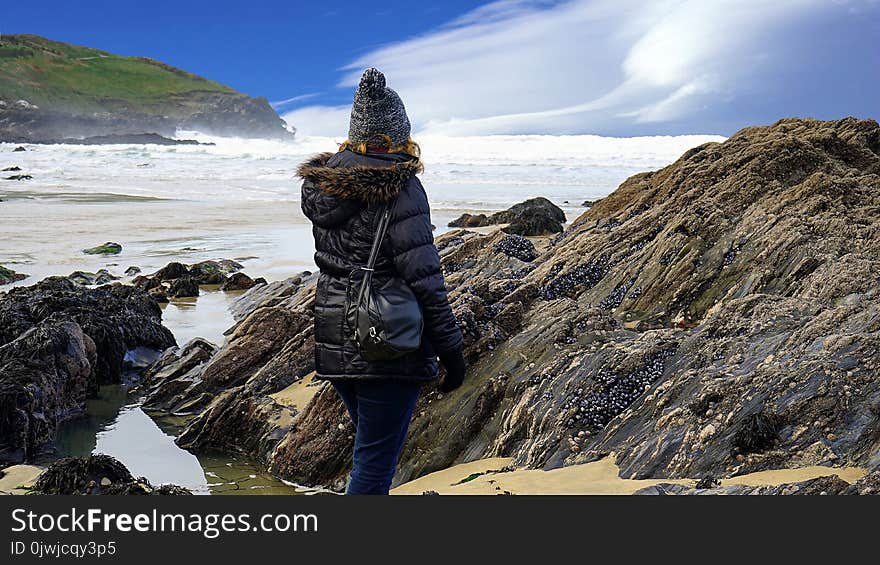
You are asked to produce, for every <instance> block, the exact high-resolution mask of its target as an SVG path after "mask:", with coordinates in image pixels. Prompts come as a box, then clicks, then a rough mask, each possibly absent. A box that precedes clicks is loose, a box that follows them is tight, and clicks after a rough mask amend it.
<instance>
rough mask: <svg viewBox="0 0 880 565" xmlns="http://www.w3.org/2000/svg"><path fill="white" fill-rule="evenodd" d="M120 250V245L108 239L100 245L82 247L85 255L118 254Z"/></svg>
mask: <svg viewBox="0 0 880 565" xmlns="http://www.w3.org/2000/svg"><path fill="white" fill-rule="evenodd" d="M121 252H122V246H121V245H119V244H118V243H115V242H113V241H108V242H107V243H104V244H102V245H97V246H95V247H90V248H88V249H83V253H85V254H86V255H119V254H120V253H121Z"/></svg>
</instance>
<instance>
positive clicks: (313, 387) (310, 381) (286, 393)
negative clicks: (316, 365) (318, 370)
mask: <svg viewBox="0 0 880 565" xmlns="http://www.w3.org/2000/svg"><path fill="white" fill-rule="evenodd" d="M320 386H321V382H320V381H316V380H315V372H314V371H312V372H311V373H309V374H308V375H306V376H304V377H303V378H302V379H300V380H298V381H296V382H295V383H293V384H292V385H290V386H289V387H287V388H285V389H284V390H280V391H278V392H276V393H275V394H270V395H269V397H270V398H272V399H273V400H274V401H275V402H277V403H278V404H281V405H283V406H293V407H294V408H296V409H297V410H302V409H303V408H304V407H305V405H306V404H308V403H309V401H310V400H311V399H312V397H314V396H315V394H317V392H318V388H320Z"/></svg>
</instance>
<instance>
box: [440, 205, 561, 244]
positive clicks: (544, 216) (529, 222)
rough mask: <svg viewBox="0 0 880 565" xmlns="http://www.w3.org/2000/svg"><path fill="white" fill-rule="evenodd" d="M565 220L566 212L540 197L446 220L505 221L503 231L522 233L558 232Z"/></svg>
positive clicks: (455, 224)
mask: <svg viewBox="0 0 880 565" xmlns="http://www.w3.org/2000/svg"><path fill="white" fill-rule="evenodd" d="M565 222H566V219H565V213H564V212H563V211H562V210H561V209H560V208H559V207H558V206H556V205H555V204H553V203H552V202H550V201H549V200H547V199H546V198H543V197H538V198H532V199H530V200H526V201H525V202H520V203H519V204H515V205H513V206H512V207H510V208H508V209H507V210H504V211H503V212H496V213H494V214H492V215H490V216H487V215H486V214H476V215H474V214H462V215H461V216H459V217H458V218H457V219H455V220H453V221H451V222H449V227H451V228H481V227H485V226H493V225H496V224H508V225H507V226H506V227H505V228H504V231H505V232H507V233H513V234H518V235H525V236H536V235H547V234H554V233H559V232H561V231H562V229H563V224H564V223H565Z"/></svg>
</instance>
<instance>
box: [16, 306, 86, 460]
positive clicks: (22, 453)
mask: <svg viewBox="0 0 880 565" xmlns="http://www.w3.org/2000/svg"><path fill="white" fill-rule="evenodd" d="M95 365H96V350H95V343H94V342H93V341H92V339H91V338H90V337H89V336H88V335H86V334H84V333H83V331H82V329H81V328H80V326H78V325H77V324H76V323H74V322H70V321H54V320H46V321H43V322H40V323H39V324H37V325H35V326H33V327H31V328H30V329H28V330H26V331H24V332H23V333H22V334H21V335H20V336H18V337H17V338H15V339H13V340H12V341H10V342H8V343H5V344H3V345H0V462H2V463H21V462H23V461H30V460H32V459H33V458H34V457H35V456H36V455H38V454H39V453H40V450H41V449H42V448H43V447H44V446H45V445H47V444H49V443H51V441H52V440H53V439H54V437H55V429H56V427H57V426H58V424H59V423H60V422H62V421H64V420H65V419H67V418H70V417H72V416H76V415H78V414H80V413H82V411H83V408H84V405H85V400H86V395H87V393H88V391H89V389H90V387H92V386H93V384H94V383H93V380H94V375H93V368H94V367H95Z"/></svg>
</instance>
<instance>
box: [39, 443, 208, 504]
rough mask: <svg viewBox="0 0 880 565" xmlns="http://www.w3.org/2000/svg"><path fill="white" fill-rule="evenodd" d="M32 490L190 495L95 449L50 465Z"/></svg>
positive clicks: (41, 492)
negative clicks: (152, 480) (158, 483)
mask: <svg viewBox="0 0 880 565" xmlns="http://www.w3.org/2000/svg"><path fill="white" fill-rule="evenodd" d="M31 493H33V494H53V495H57V494H62V495H191V494H192V492H191V491H190V490H189V489H187V488H184V487H181V486H178V485H161V486H159V487H154V486H153V485H151V484H150V481H148V480H147V479H145V478H144V477H140V478H135V477H134V476H132V474H131V472H130V471H129V470H128V469H127V468H126V467H125V465H123V464H122V463H120V462H119V461H118V460H116V459H114V458H113V457H110V456H109V455H104V454H103V453H96V454H94V455H89V456H88V457H65V458H64V459H59V460H58V461H56V462H54V463H52V464H51V465H49V467H48V468H47V469H46V470H45V471H44V472H43V473H42V474H41V475H40V476H39V478H38V479H37V481H36V483H34V486H33V488H32V489H31Z"/></svg>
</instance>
